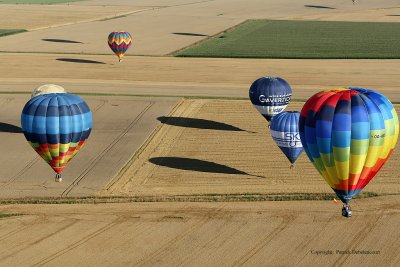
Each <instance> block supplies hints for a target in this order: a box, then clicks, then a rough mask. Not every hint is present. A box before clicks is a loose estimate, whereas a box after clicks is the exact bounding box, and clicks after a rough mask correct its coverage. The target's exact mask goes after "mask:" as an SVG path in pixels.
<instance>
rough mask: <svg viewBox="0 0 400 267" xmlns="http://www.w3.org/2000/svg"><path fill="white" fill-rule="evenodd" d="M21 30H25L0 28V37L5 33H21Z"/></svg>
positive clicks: (22, 30)
mask: <svg viewBox="0 0 400 267" xmlns="http://www.w3.org/2000/svg"><path fill="white" fill-rule="evenodd" d="M21 32H26V30H24V29H0V37H2V36H6V35H11V34H16V33H21Z"/></svg>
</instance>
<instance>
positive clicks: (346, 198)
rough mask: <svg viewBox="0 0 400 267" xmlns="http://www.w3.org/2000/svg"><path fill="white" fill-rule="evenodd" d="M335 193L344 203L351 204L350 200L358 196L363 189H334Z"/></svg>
mask: <svg viewBox="0 0 400 267" xmlns="http://www.w3.org/2000/svg"><path fill="white" fill-rule="evenodd" d="M332 189H333V191H335V193H336V195H337V196H338V197H339V198H340V200H341V201H342V202H343V203H346V204H349V202H350V200H351V199H352V198H353V197H355V196H356V195H358V194H359V193H360V192H361V190H362V189H359V190H349V191H345V190H337V189H334V188H332Z"/></svg>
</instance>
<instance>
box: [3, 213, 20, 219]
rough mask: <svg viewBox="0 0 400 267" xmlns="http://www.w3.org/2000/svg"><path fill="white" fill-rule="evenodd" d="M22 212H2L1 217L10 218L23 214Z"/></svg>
mask: <svg viewBox="0 0 400 267" xmlns="http://www.w3.org/2000/svg"><path fill="white" fill-rule="evenodd" d="M21 215H22V214H20V213H0V219H1V218H9V217H16V216H21Z"/></svg>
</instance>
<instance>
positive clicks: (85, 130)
mask: <svg viewBox="0 0 400 267" xmlns="http://www.w3.org/2000/svg"><path fill="white" fill-rule="evenodd" d="M21 125H22V130H23V132H24V135H25V138H26V140H27V141H28V142H29V144H30V145H31V146H32V148H33V149H34V150H35V151H36V152H37V153H38V154H39V155H40V156H41V157H42V158H43V159H44V160H45V161H46V162H47V163H48V164H49V165H50V167H51V168H52V169H53V170H54V171H55V172H56V173H57V175H56V181H61V172H62V171H63V169H64V168H65V166H67V164H68V163H69V162H70V161H71V159H72V158H73V157H74V156H75V155H76V153H78V151H79V150H80V149H81V148H82V146H83V145H84V143H85V141H86V139H87V138H88V137H89V134H90V132H91V130H92V112H91V111H90V109H89V106H88V105H87V104H86V102H85V101H84V100H83V99H82V98H80V97H79V96H77V95H73V94H68V93H50V94H42V95H39V96H36V97H33V98H32V99H31V100H29V101H28V103H26V105H25V107H24V109H23V110H22V115H21Z"/></svg>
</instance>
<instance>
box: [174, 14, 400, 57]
mask: <svg viewBox="0 0 400 267" xmlns="http://www.w3.org/2000/svg"><path fill="white" fill-rule="evenodd" d="M175 55H176V56H185V57H237V58H293V59H398V58H400V23H386V22H340V21H339V22H333V21H332V22H330V21H285V20H250V21H248V22H246V23H243V24H240V25H239V26H237V27H236V28H234V29H232V30H229V31H227V32H225V33H222V34H220V35H217V36H215V37H214V38H211V39H209V40H206V41H204V42H200V43H199V44H197V45H194V46H192V47H189V48H187V49H185V50H182V51H178V52H176V53H175Z"/></svg>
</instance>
